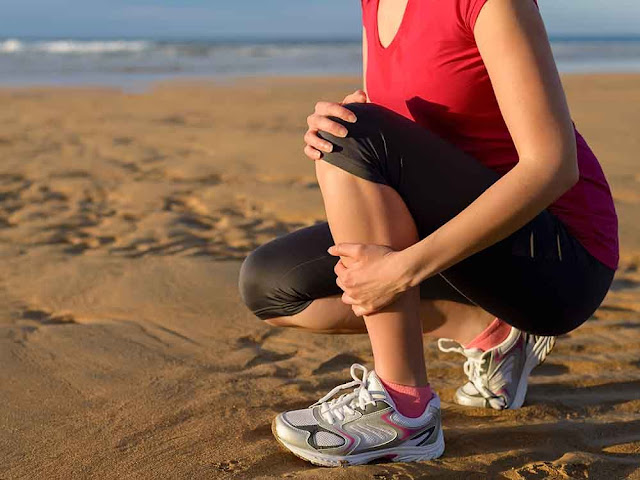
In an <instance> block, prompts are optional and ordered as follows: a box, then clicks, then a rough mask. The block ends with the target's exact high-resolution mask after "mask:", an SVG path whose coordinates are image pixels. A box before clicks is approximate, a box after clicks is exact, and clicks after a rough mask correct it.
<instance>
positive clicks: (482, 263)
mask: <svg viewBox="0 0 640 480" xmlns="http://www.w3.org/2000/svg"><path fill="white" fill-rule="evenodd" d="M614 273H615V272H614V271H613V270H612V269H610V268H609V267H607V266H605V265H604V264H602V263H601V262H599V261H598V260H597V259H596V258H594V257H593V256H592V255H591V254H590V253H589V252H588V251H587V250H586V249H585V248H584V247H583V246H582V245H581V244H580V243H579V242H578V240H576V239H575V237H573V236H572V235H571V234H570V233H569V232H568V231H567V229H566V227H565V225H564V224H563V223H562V222H561V221H560V220H559V219H558V218H557V217H555V216H554V215H553V214H551V213H550V212H548V211H544V212H543V213H542V214H540V215H539V216H538V217H536V218H535V219H534V220H533V221H532V222H530V223H529V224H527V225H525V226H524V227H523V228H521V229H520V230H518V231H517V232H515V233H514V234H512V235H511V236H509V237H508V238H506V239H504V240H503V241H501V242H498V243H497V244H495V245H493V246H491V247H489V248H487V249H486V250H484V251H482V252H479V253H477V254H475V255H473V256H471V257H469V258H467V259H466V260H463V261H462V262H459V263H458V264H456V265H454V266H453V267H451V268H449V269H448V270H446V271H444V272H442V273H441V276H443V277H444V278H445V279H446V280H447V281H448V282H450V283H451V284H452V285H454V286H455V287H456V288H457V289H458V290H460V291H461V292H463V293H464V295H465V296H466V297H467V298H469V299H470V300H472V301H473V302H474V303H475V304H477V305H479V306H481V307H482V308H483V309H484V310H486V311H488V312H490V313H492V314H493V315H495V316H497V317H499V318H501V319H503V320H505V321H506V322H507V323H509V324H511V325H514V326H516V327H517V328H519V329H521V330H523V331H526V332H529V333H534V334H538V335H560V334H564V333H567V332H570V331H572V330H574V329H575V328H577V327H578V326H580V325H581V324H582V323H584V322H585V321H586V320H588V319H589V318H590V317H591V315H592V314H593V313H594V312H595V310H596V309H597V308H598V307H599V306H600V304H601V303H602V300H603V299H604V297H605V295H606V294H607V292H608V290H609V287H610V286H611V282H612V281H613V276H614Z"/></svg>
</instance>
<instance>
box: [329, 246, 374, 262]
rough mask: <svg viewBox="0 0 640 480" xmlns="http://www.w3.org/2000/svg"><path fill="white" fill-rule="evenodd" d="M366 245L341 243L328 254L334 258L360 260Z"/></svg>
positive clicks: (330, 249)
mask: <svg viewBox="0 0 640 480" xmlns="http://www.w3.org/2000/svg"><path fill="white" fill-rule="evenodd" d="M364 249H365V245H362V244H359V243H339V244H337V245H333V246H332V247H331V248H329V250H327V252H329V255H333V256H334V257H349V258H353V259H358V258H360V257H361V256H362V255H363V254H364Z"/></svg>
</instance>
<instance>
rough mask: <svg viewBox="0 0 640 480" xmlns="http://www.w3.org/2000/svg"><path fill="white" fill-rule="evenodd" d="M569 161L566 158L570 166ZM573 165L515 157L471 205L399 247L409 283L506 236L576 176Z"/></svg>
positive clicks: (421, 279)
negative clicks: (534, 162)
mask: <svg viewBox="0 0 640 480" xmlns="http://www.w3.org/2000/svg"><path fill="white" fill-rule="evenodd" d="M570 163H571V162H566V164H567V165H570ZM571 170H572V167H570V166H569V167H562V169H560V168H556V169H552V168H547V169H540V168H537V167H535V166H534V165H531V164H530V163H526V162H520V163H518V164H517V165H516V166H515V167H514V168H513V169H512V170H511V171H510V172H508V173H507V174H506V175H504V176H503V177H502V178H500V179H499V180H498V181H497V182H496V183H495V184H493V185H492V186H491V187H490V188H489V189H487V190H486V191H485V192H484V193H483V194H482V195H480V196H479V197H478V198H477V199H476V200H475V201H474V202H473V203H472V204H471V205H469V206H468V207H467V208H466V209H464V210H463V211H462V212H460V213H459V214H458V215H457V216H456V217H454V218H453V219H451V220H450V221H449V222H447V223H446V224H444V225H443V226H442V227H440V228H439V229H438V230H436V231H435V232H433V233H432V234H431V235H429V236H428V237H426V238H425V239H423V240H422V241H420V242H419V243H417V244H415V245H413V246H411V247H409V248H408V249H406V250H404V251H403V252H402V255H403V258H404V260H405V262H406V263H405V265H407V282H408V284H409V286H415V285H418V284H419V283H420V282H422V281H423V280H425V279H426V278H429V277H431V276H433V275H436V274H438V273H440V272H442V271H443V270H446V269H447V268H449V267H451V266H452V265H455V264H456V263H458V262H460V261H462V260H464V259H465V258H467V257H469V256H471V255H473V254H475V253H477V252H479V251H481V250H484V249H485V248H487V247H489V246H491V245H493V244H495V243H496V242H499V241H500V240H502V239H504V238H506V237H508V236H509V235H511V234H512V233H513V232H515V231H516V230H518V229H519V228H521V227H522V226H523V225H525V224H526V223H528V222H529V221H530V220H532V219H533V218H534V217H535V216H536V215H538V214H539V213H540V212H541V211H542V210H544V209H545V208H546V207H548V206H549V205H550V204H551V203H553V202H554V201H555V200H556V199H557V198H558V197H560V196H561V195H562V194H563V193H564V192H566V191H567V190H568V189H569V188H571V187H572V186H573V185H574V184H575V182H576V181H577V174H576V173H575V172H572V171H571Z"/></svg>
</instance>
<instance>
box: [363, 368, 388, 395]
mask: <svg viewBox="0 0 640 480" xmlns="http://www.w3.org/2000/svg"><path fill="white" fill-rule="evenodd" d="M367 390H368V391H369V393H370V394H371V396H372V397H373V399H374V400H385V399H387V398H388V397H389V394H388V393H387V389H386V388H384V385H383V384H382V382H381V381H380V378H379V377H378V375H377V374H376V372H374V371H371V372H369V376H368V377H367Z"/></svg>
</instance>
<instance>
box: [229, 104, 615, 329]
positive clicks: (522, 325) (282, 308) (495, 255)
mask: <svg viewBox="0 0 640 480" xmlns="http://www.w3.org/2000/svg"><path fill="white" fill-rule="evenodd" d="M347 108H349V109H350V110H352V111H353V112H354V113H355V114H356V115H357V117H358V121H357V122H356V123H355V124H350V123H346V122H343V121H342V120H339V119H337V118H333V117H332V119H333V120H334V121H337V122H339V123H341V124H343V125H345V126H346V127H347V129H348V130H349V134H348V136H347V137H346V138H338V137H335V136H333V135H331V134H328V133H324V132H321V133H320V135H321V136H322V137H323V138H325V139H326V140H328V141H330V142H331V143H333V145H334V150H333V152H332V153H328V154H325V155H324V160H326V161H327V162H329V163H331V164H332V165H335V166H337V167H339V168H341V169H343V170H346V171H347V172H349V173H351V174H353V175H356V176H358V177H361V178H363V179H366V180H369V181H371V182H375V183H380V184H384V185H388V186H390V187H392V188H393V189H395V190H396V191H397V192H398V193H399V194H400V196H401V197H402V199H403V200H404V202H405V204H406V205H407V207H408V209H409V211H410V213H411V215H412V216H413V219H414V221H415V223H416V225H417V227H418V233H419V236H420V238H425V237H426V236H428V235H429V234H430V233H432V232H433V231H435V230H436V229H438V228H439V227H440V226H441V225H443V224H444V223H446V222H447V221H449V220H450V219H451V218H453V217H455V216H456V215H457V214H458V213H459V212H461V211H462V210H464V209H465V208H466V207H467V206H468V205H469V204H471V203H472V202H473V201H474V200H475V199H476V198H477V197H478V196H479V195H481V194H482V193H483V192H484V191H485V190H486V189H487V188H489V187H490V186H491V185H492V184H493V183H494V182H495V181H496V180H498V178H499V175H498V174H497V173H496V172H494V171H493V170H491V169H489V168H487V167H486V166H484V165H482V164H481V163H480V162H478V161H477V160H475V159H473V158H471V157H470V156H469V155H467V154H466V153H464V152H462V151H461V150H459V149H458V148H456V147H454V146H452V145H451V144H449V143H447V142H445V141H444V140H442V139H441V138H439V137H438V136H436V135H434V134H433V133H432V132H430V131H428V130H427V129H425V128H423V127H421V126H420V125H418V124H416V123H414V122H412V121H410V120H408V119H406V118H405V117H403V116H401V115H399V114H397V113H395V112H392V111H391V110H388V109H386V108H384V107H381V106H378V105H375V104H349V105H347ZM333 243H334V242H333V239H332V237H331V233H330V231H329V227H328V225H327V224H326V223H321V224H317V225H314V226H312V227H308V228H304V229H302V230H299V231H296V232H293V233H291V234H288V235H285V236H283V237H280V238H277V239H275V240H273V241H271V242H269V243H267V244H266V245H263V246H261V247H260V248H258V249H257V250H255V251H254V252H253V253H252V254H251V255H249V257H248V258H247V259H246V260H245V262H244V264H243V265H242V269H241V272H240V293H241V295H242V298H243V300H244V302H245V303H246V304H247V306H248V307H249V308H250V309H251V310H252V311H253V312H254V313H255V314H256V315H257V316H258V317H260V318H262V319H269V318H275V317H283V316H290V315H295V314H296V313H299V312H301V311H302V310H304V309H305V308H306V307H307V306H309V304H310V303H311V302H313V301H314V300H315V299H318V298H322V297H328V296H332V295H339V294H341V293H342V292H341V290H340V288H339V287H338V286H337V285H336V282H335V280H336V276H335V273H334V271H333V267H334V266H335V264H336V262H337V259H336V258H335V257H332V256H330V255H329V254H328V253H327V249H328V248H329V247H330V246H331V245H333ZM613 275H614V270H613V269H611V268H609V267H607V266H606V265H604V264H603V263H601V262H600V261H598V260H597V259H596V258H594V257H593V256H592V255H591V254H590V253H589V252H588V251H587V250H585V248H584V247H583V246H582V245H581V244H580V243H579V242H578V241H577V240H576V239H575V238H574V237H573V236H572V235H571V234H570V233H569V232H568V231H567V229H566V228H565V226H564V224H563V223H562V222H561V221H560V220H559V219H558V218H557V217H556V216H554V215H553V214H552V213H551V212H549V211H548V210H544V211H542V212H541V213H540V214H539V215H538V216H537V217H536V218H534V219H533V220H532V221H531V222H529V223H528V224H527V225H525V226H524V227H522V228H520V229H519V230H518V231H516V232H514V233H513V234H512V235H510V236H509V237H507V238H506V239H504V240H502V241H500V242H498V243H496V244H494V245H492V246H490V247H488V248H486V249H485V250H483V251H481V252H479V253H476V254H475V255H472V256H471V257H468V258H467V259H465V260H463V261H461V262H459V263H457V264H456V265H454V266H452V267H450V268H449V269H447V270H445V271H443V272H442V273H440V274H439V275H436V276H434V277H432V278H429V279H427V280H425V281H424V282H423V283H422V284H421V285H420V294H421V298H422V299H430V300H436V299H444V300H452V301H456V302H462V303H467V304H475V305H478V306H480V307H482V308H483V309H484V310H486V311H488V312H490V313H491V314H493V315H495V316H497V317H499V318H501V319H503V320H504V321H506V322H508V323H509V324H511V325H513V326H515V327H517V328H519V329H521V330H524V331H526V332H529V333H534V334H538V335H559V334H563V333H566V332H569V331H571V330H573V329H575V328H576V327H578V326H580V325H581V324H582V323H584V322H585V321H586V320H587V319H588V318H589V317H590V316H591V315H592V314H593V312H594V311H595V310H596V309H597V308H598V306H599V305H600V303H601V302H602V300H603V299H604V297H605V295H606V293H607V291H608V290H609V287H610V285H611V282H612V280H613Z"/></svg>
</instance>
